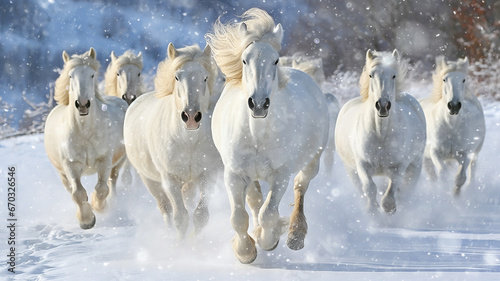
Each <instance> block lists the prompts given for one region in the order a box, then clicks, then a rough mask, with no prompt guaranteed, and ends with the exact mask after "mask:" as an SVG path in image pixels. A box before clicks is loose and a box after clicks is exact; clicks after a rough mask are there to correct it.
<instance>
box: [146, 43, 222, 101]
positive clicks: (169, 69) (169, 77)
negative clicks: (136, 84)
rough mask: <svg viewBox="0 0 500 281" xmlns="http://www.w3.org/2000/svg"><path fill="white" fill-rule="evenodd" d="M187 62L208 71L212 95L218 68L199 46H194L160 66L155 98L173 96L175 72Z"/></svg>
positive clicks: (182, 49)
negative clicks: (199, 65) (198, 64)
mask: <svg viewBox="0 0 500 281" xmlns="http://www.w3.org/2000/svg"><path fill="white" fill-rule="evenodd" d="M186 62H198V63H200V64H201V65H202V66H203V67H205V69H206V70H207V71H208V73H209V74H208V80H207V84H208V89H209V91H210V95H212V91H213V89H212V88H213V85H214V81H215V78H216V76H217V66H216V65H215V63H213V61H212V57H211V56H207V55H206V54H205V53H204V52H203V50H201V49H200V47H199V46H198V45H192V46H188V47H184V48H179V49H177V50H176V56H175V57H174V58H173V59H170V58H168V57H167V59H165V60H164V61H162V62H160V63H159V64H158V70H157V71H156V77H155V90H156V94H155V96H156V97H157V98H161V97H164V96H167V95H171V94H172V92H173V91H174V85H175V75H174V73H175V71H177V69H179V68H180V67H181V66H182V65H184V64H185V63H186Z"/></svg>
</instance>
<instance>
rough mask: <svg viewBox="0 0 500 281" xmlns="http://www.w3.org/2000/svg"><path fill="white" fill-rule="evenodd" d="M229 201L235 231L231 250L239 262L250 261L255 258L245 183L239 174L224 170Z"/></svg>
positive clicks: (255, 250) (255, 252)
mask: <svg viewBox="0 0 500 281" xmlns="http://www.w3.org/2000/svg"><path fill="white" fill-rule="evenodd" d="M224 182H225V185H226V190H227V194H228V197H229V203H230V206H231V225H232V226H233V229H234V230H235V231H236V235H235V236H234V238H233V250H234V253H235V254H236V257H237V258H238V260H239V261H240V262H241V263H245V264H246V263H251V262H253V261H254V260H255V258H257V249H256V248H255V241H254V240H253V239H252V237H250V235H248V233H247V231H248V224H249V221H248V220H249V218H248V213H247V212H246V210H245V195H246V186H247V183H246V181H245V179H244V178H242V177H241V176H239V175H237V174H234V173H231V172H228V171H227V169H226V171H225V172H224Z"/></svg>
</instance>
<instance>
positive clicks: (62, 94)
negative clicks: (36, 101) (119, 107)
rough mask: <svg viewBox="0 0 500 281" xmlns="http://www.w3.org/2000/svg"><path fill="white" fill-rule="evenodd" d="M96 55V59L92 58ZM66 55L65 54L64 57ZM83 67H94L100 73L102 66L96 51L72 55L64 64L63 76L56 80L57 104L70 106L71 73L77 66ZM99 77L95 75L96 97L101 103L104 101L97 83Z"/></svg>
mask: <svg viewBox="0 0 500 281" xmlns="http://www.w3.org/2000/svg"><path fill="white" fill-rule="evenodd" d="M92 53H93V54H94V57H92V56H91V54H92ZM64 55H66V53H65V52H64V54H63V56H64ZM82 65H88V66H90V67H92V68H93V69H94V70H95V71H96V72H97V73H99V68H100V66H101V64H100V63H99V61H98V60H97V59H96V58H95V51H94V49H92V48H91V49H90V50H89V51H87V52H85V53H83V54H82V55H77V54H75V55H72V56H71V58H70V59H69V60H68V61H66V62H65V63H64V68H63V69H62V71H61V74H60V75H59V78H57V80H56V85H55V89H54V99H55V100H56V102H57V104H62V105H68V104H69V79H70V77H69V71H70V70H71V69H73V68H75V67H77V66H82ZM97 76H98V75H95V77H94V79H95V82H96V83H94V85H95V89H94V92H95V96H96V98H97V99H99V100H100V101H103V102H104V100H103V98H102V96H101V93H100V92H99V89H98V83H97Z"/></svg>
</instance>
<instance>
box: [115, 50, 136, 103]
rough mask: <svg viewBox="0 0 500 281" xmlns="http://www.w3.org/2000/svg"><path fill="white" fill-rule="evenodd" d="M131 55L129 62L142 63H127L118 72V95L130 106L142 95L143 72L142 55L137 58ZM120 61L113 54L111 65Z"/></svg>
mask: <svg viewBox="0 0 500 281" xmlns="http://www.w3.org/2000/svg"><path fill="white" fill-rule="evenodd" d="M124 55H129V56H130V58H129V61H138V62H139V61H140V64H138V63H127V64H124V65H122V66H121V67H119V68H118V70H117V71H116V94H117V96H119V97H121V98H122V99H123V100H125V101H126V102H127V103H128V104H129V105H130V104H131V103H132V102H133V101H134V100H135V99H136V98H138V97H139V95H141V71H142V67H139V66H140V65H142V53H141V52H139V54H138V55H137V56H133V54H130V53H128V54H127V53H125V54H124ZM118 60H119V58H118V57H116V55H115V53H114V52H111V63H117V61H118Z"/></svg>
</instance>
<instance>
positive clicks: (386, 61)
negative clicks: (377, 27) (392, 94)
mask: <svg viewBox="0 0 500 281" xmlns="http://www.w3.org/2000/svg"><path fill="white" fill-rule="evenodd" d="M395 53H396V54H397V55H396V56H394V53H391V52H376V51H374V52H372V54H373V58H372V59H371V60H367V61H366V64H365V66H364V67H363V72H362V73H361V76H360V78H359V87H360V95H361V101H363V102H364V101H366V100H367V99H368V92H369V88H370V73H369V72H370V69H372V68H373V67H375V66H377V65H386V66H391V67H393V68H395V69H396V73H397V74H396V99H399V98H400V97H401V96H403V93H402V90H403V85H404V80H405V78H406V73H407V71H408V63H407V62H406V61H404V60H402V59H401V57H400V55H399V53H397V52H395Z"/></svg>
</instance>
